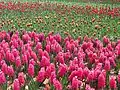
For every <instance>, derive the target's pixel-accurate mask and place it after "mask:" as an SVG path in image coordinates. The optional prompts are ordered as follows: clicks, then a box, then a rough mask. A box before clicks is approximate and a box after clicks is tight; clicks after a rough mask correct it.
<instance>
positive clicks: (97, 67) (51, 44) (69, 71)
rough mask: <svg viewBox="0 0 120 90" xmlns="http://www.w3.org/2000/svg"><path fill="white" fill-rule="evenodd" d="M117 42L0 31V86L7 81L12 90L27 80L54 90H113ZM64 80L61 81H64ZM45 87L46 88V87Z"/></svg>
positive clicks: (117, 76)
mask: <svg viewBox="0 0 120 90" xmlns="http://www.w3.org/2000/svg"><path fill="white" fill-rule="evenodd" d="M119 56H120V40H118V41H116V42H112V41H110V40H109V38H107V37H103V40H102V41H100V40H98V39H92V38H88V37H87V36H85V37H84V38H83V40H82V39H81V38H80V37H79V38H78V39H73V38H72V37H71V36H67V37H65V38H62V37H61V35H60V34H53V33H52V32H51V33H49V34H48V35H47V36H45V35H44V34H43V33H36V32H27V31H23V32H21V33H19V32H18V31H16V32H14V33H13V32H5V31H1V32H0V85H2V84H5V83H8V82H11V84H12V88H13V90H20V88H21V87H23V86H26V85H27V84H29V82H30V80H29V79H27V77H30V78H31V79H34V81H35V82H38V83H43V82H44V81H45V80H48V82H47V85H46V84H45V85H42V87H43V88H44V89H45V90H50V88H51V87H52V86H53V87H54V88H55V90H64V89H68V90H79V89H80V90H81V89H84V90H96V89H105V88H107V86H108V88H111V89H112V90H113V89H117V88H118V87H119V84H120V73H119V68H117V67H118V64H119V63H118V62H119ZM64 79H65V81H64ZM48 86H49V88H48Z"/></svg>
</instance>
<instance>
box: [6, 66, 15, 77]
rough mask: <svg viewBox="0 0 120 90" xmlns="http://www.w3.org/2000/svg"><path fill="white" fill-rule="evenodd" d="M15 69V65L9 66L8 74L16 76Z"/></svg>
mask: <svg viewBox="0 0 120 90" xmlns="http://www.w3.org/2000/svg"><path fill="white" fill-rule="evenodd" d="M14 73H15V72H14V69H13V67H12V66H8V75H9V76H11V77H13V76H14Z"/></svg>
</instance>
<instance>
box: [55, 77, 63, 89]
mask: <svg viewBox="0 0 120 90" xmlns="http://www.w3.org/2000/svg"><path fill="white" fill-rule="evenodd" d="M53 86H54V87H55V90H62V84H61V83H60V82H59V81H58V80H57V79H56V78H54V79H53Z"/></svg>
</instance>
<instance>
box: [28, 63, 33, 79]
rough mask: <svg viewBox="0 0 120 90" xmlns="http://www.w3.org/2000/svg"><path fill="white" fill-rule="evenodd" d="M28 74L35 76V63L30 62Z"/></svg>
mask: <svg viewBox="0 0 120 90" xmlns="http://www.w3.org/2000/svg"><path fill="white" fill-rule="evenodd" d="M28 74H29V75H30V76H31V77H33V76H34V65H32V64H29V66H28Z"/></svg>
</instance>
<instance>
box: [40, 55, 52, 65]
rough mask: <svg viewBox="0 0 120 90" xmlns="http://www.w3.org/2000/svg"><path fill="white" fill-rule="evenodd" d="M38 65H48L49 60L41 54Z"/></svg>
mask: <svg viewBox="0 0 120 90" xmlns="http://www.w3.org/2000/svg"><path fill="white" fill-rule="evenodd" d="M40 65H41V67H46V66H49V65H50V60H49V59H48V58H47V57H45V56H42V59H41V64H40Z"/></svg>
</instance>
